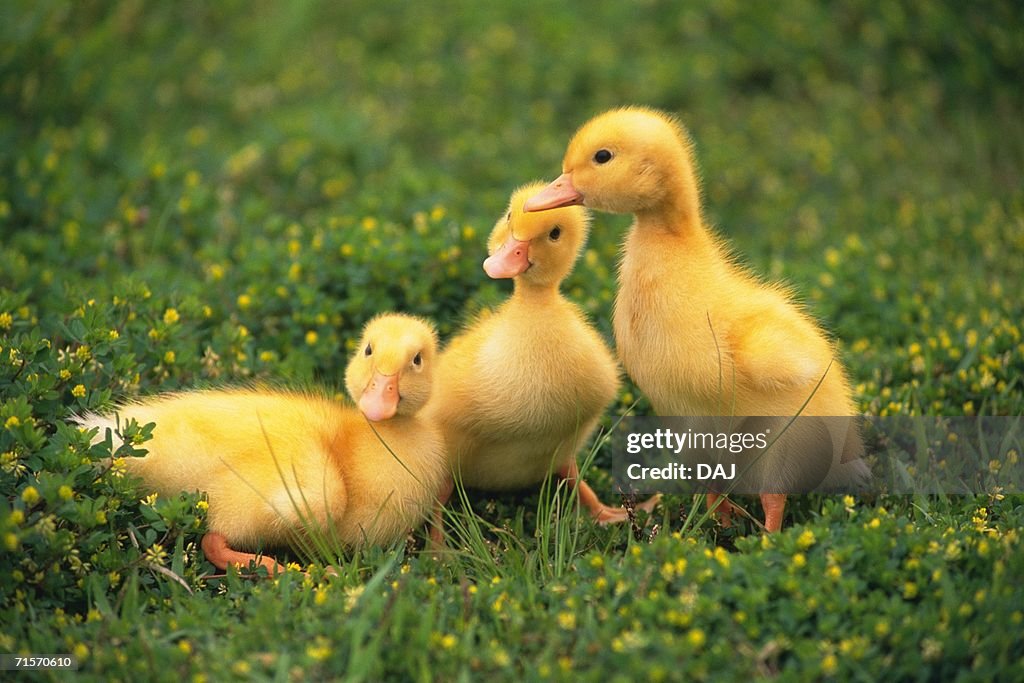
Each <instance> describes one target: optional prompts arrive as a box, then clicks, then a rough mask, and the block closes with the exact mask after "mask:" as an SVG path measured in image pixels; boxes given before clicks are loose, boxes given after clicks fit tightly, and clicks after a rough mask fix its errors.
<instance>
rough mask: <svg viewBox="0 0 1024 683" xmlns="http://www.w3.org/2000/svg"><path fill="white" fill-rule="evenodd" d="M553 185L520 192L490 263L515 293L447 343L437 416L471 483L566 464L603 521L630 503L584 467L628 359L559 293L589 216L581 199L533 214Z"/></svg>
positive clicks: (526, 475)
mask: <svg viewBox="0 0 1024 683" xmlns="http://www.w3.org/2000/svg"><path fill="white" fill-rule="evenodd" d="M541 187H542V184H541V183H534V184H532V185H526V186H524V187H521V188H519V189H518V190H516V191H515V192H514V193H513V195H512V198H511V201H510V203H509V206H508V210H507V212H506V213H505V214H504V215H503V216H502V217H501V218H500V219H499V220H498V221H497V223H496V224H495V226H494V229H493V230H492V232H491V235H490V238H489V239H488V252H489V254H490V256H489V257H488V258H487V260H486V261H484V270H485V271H486V272H487V274H488V275H489V276H490V277H492V278H513V282H514V292H513V294H512V296H511V297H510V298H509V299H508V300H507V301H506V302H505V303H504V304H502V305H501V307H500V308H498V309H497V310H496V311H494V312H493V313H491V314H489V315H485V316H482V317H479V318H477V319H476V320H475V321H474V322H473V323H471V324H470V325H469V326H468V328H467V329H466V330H464V331H463V332H462V333H461V334H460V335H459V336H457V337H456V338H455V339H453V340H452V341H451V342H450V343H449V345H448V346H447V347H446V348H445V350H444V352H443V353H442V354H441V358H440V360H439V362H438V390H437V392H435V394H434V395H435V398H434V399H433V400H432V401H431V403H430V405H428V407H427V413H428V415H429V416H430V418H431V419H434V420H436V421H437V422H438V424H439V425H440V426H441V429H442V430H443V432H444V436H445V442H446V445H447V449H448V455H449V459H450V460H451V464H452V468H453V471H455V472H457V473H458V474H459V476H461V478H462V481H463V482H464V483H465V484H466V485H467V486H469V487H473V488H480V489H485V490H509V489H517V488H523V487H528V486H531V485H533V484H537V483H538V482H540V481H542V480H543V479H544V477H545V476H547V475H548V473H549V472H554V473H556V474H557V475H558V476H560V477H563V478H564V479H566V480H567V481H568V482H569V483H570V485H574V486H577V487H578V492H579V498H580V501H581V502H582V503H583V504H584V505H586V507H587V508H588V510H589V511H590V513H591V515H592V516H593V517H594V518H595V519H597V520H598V521H599V522H602V523H609V522H618V521H622V520H625V519H626V518H627V513H626V511H625V510H624V509H622V508H613V507H609V506H607V505H605V504H604V503H602V502H601V501H600V500H599V499H598V497H597V495H596V494H595V493H594V491H593V489H591V488H590V486H588V485H587V484H586V482H584V481H583V480H582V479H580V476H579V469H578V467H577V463H576V453H577V452H578V451H579V450H580V448H581V447H582V446H583V445H584V444H585V443H586V442H587V440H588V439H589V438H590V436H591V434H592V433H593V432H594V430H595V429H596V427H597V424H598V420H599V419H600V416H601V413H602V411H603V410H604V408H605V407H606V406H607V405H608V404H609V403H610V402H611V401H612V399H613V398H614V397H615V394H616V391H617V390H618V387H619V370H618V366H617V364H616V362H615V359H614V357H613V356H612V354H611V352H610V351H609V350H608V347H607V346H606V345H605V343H604V341H603V340H602V339H601V337H600V335H599V334H598V333H597V331H596V330H594V329H593V328H592V327H591V326H590V324H589V323H588V322H587V319H586V317H585V316H584V314H583V312H582V311H581V310H580V309H579V307H577V306H576V305H575V304H573V303H571V302H570V301H568V300H567V299H566V298H565V297H563V296H562V295H561V293H560V292H559V285H560V284H561V282H562V280H564V279H565V278H566V277H567V276H568V275H569V273H570V272H571V270H572V266H573V263H574V262H575V260H576V258H577V257H578V255H579V252H580V249H581V247H582V246H583V244H584V242H585V241H586V237H587V231H588V228H589V216H588V214H587V212H586V210H584V209H583V208H581V207H570V208H565V209H557V210H555V211H550V212H547V213H544V214H539V215H533V214H525V213H524V212H523V202H525V201H526V198H527V197H529V196H531V195H533V194H535V193H536V192H538V191H539V190H540V188H541ZM654 502H656V501H653V502H650V501H649V502H648V504H646V505H645V509H647V510H648V511H649V510H650V508H651V507H652V506H653V503H654Z"/></svg>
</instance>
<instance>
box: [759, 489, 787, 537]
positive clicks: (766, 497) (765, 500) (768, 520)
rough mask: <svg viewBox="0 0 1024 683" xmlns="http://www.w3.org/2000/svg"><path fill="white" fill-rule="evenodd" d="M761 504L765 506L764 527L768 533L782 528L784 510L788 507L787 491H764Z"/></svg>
mask: <svg viewBox="0 0 1024 683" xmlns="http://www.w3.org/2000/svg"><path fill="white" fill-rule="evenodd" d="M761 505H762V507H764V528H765V530H766V531H767V532H768V533H775V532H776V531H779V530H780V529H782V512H783V511H784V510H785V509H786V494H785V493H762V494H761Z"/></svg>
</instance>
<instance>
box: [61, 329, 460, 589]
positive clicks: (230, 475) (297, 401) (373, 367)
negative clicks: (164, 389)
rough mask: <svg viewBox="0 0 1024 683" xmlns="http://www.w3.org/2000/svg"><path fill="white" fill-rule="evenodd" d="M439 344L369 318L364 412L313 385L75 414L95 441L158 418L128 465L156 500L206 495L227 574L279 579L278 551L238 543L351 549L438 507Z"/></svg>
mask: <svg viewBox="0 0 1024 683" xmlns="http://www.w3.org/2000/svg"><path fill="white" fill-rule="evenodd" d="M436 347H437V336H436V333H435V331H434V328H433V326H432V325H431V324H429V323H427V322H426V321H424V320H421V319H419V318H414V317H411V316H407V315H399V314H387V315H381V316H379V317H377V318H374V319H373V320H371V321H370V322H369V323H368V324H367V325H366V327H365V329H364V331H363V334H362V340H361V341H360V343H359V346H358V348H357V350H356V352H355V353H354V355H353V356H352V358H351V360H350V361H349V364H348V367H347V370H346V373H345V383H346V387H347V389H348V393H349V395H350V396H351V398H352V400H353V401H355V402H356V404H357V405H358V410H353V409H351V408H347V407H345V406H342V405H340V404H338V403H337V402H335V401H332V400H329V399H328V398H326V397H323V396H318V395H315V394H309V393H298V392H286V391H276V390H268V389H261V388H250V389H218V390H208V391H191V392H181V393H173V394H164V395H159V396H153V397H150V398H144V399H140V400H138V401H136V402H133V403H128V404H125V405H122V406H120V407H119V408H117V409H116V411H115V413H114V414H111V415H95V414H89V415H85V416H82V417H80V418H77V420H76V421H77V422H78V424H79V425H81V426H82V427H85V428H87V429H93V428H97V429H98V430H99V433H98V434H97V435H96V437H95V440H96V441H101V440H103V439H104V438H105V435H106V431H107V430H108V429H109V430H111V431H112V432H113V433H114V434H116V433H117V429H118V424H123V423H124V421H126V420H129V419H132V418H134V419H135V420H136V421H138V423H139V424H146V423H150V422H154V423H156V426H155V428H154V430H153V437H152V439H151V440H150V441H148V442H146V444H145V448H146V449H148V453H147V455H145V456H144V457H142V458H128V459H127V460H126V466H127V468H128V471H129V472H131V473H133V474H135V475H138V476H139V477H141V478H142V480H143V481H144V482H145V483H146V485H147V486H149V487H151V488H152V489H153V490H155V491H156V492H157V493H158V494H160V495H167V496H173V495H176V494H177V493H179V492H181V491H196V490H201V491H206V493H207V495H208V500H209V513H208V523H209V532H208V533H207V534H206V536H205V537H204V538H203V540H202V548H203V552H204V553H205V554H206V557H207V558H208V559H209V560H210V561H211V562H212V563H213V564H214V565H216V566H217V567H219V568H220V569H225V568H226V567H227V566H228V565H229V564H236V565H240V566H243V567H244V566H248V564H249V562H250V561H257V562H258V563H259V564H261V565H262V566H264V567H266V568H267V570H268V571H269V572H270V573H271V574H273V573H275V572H276V571H278V570H279V569H280V567H279V565H278V563H277V562H276V561H275V560H274V559H273V558H271V557H266V556H264V557H262V558H261V559H260V558H257V556H256V555H253V554H251V553H248V552H241V551H239V550H236V548H250V549H252V548H257V547H263V546H267V547H280V546H285V545H288V543H289V541H291V540H294V539H295V536H296V532H298V533H300V534H301V533H302V531H303V527H308V526H309V525H316V526H317V527H318V528H320V529H322V530H324V531H325V533H326V534H327V536H328V537H329V538H337V539H338V540H340V541H341V542H342V543H343V544H345V545H347V546H351V547H357V546H361V545H364V544H369V545H386V544H389V543H392V542H394V541H396V540H398V539H400V538H401V537H402V536H403V535H404V534H405V533H407V531H408V529H409V528H411V527H414V526H417V525H418V524H419V523H421V522H422V521H424V519H425V517H426V516H427V514H428V512H429V510H430V509H431V508H432V507H435V506H437V505H438V501H437V497H438V495H439V493H440V491H441V487H442V484H443V482H444V481H445V480H446V478H447V476H448V469H447V461H446V459H445V456H444V445H443V441H442V435H441V432H440V430H438V429H437V428H436V426H435V425H434V424H433V423H431V422H429V421H427V420H425V419H423V417H422V415H421V412H420V409H421V408H422V407H423V406H424V405H425V404H426V403H427V401H428V399H429V398H430V394H431V389H432V385H433V375H434V368H433V366H434V362H435V359H436ZM367 420H369V421H372V422H374V423H375V424H373V425H372V426H371V424H370V423H369V422H367ZM378 435H379V436H378ZM385 444H386V445H385ZM438 509H439V506H438Z"/></svg>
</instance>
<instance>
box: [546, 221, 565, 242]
mask: <svg viewBox="0 0 1024 683" xmlns="http://www.w3.org/2000/svg"><path fill="white" fill-rule="evenodd" d="M561 236H562V229H561V228H560V227H558V226H557V225H556V226H555V227H554V228H553V229H552V230H551V232H549V233H548V239H550V240H551V241H552V242H557V241H558V238H559V237H561Z"/></svg>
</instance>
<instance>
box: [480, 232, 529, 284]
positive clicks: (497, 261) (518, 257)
mask: <svg viewBox="0 0 1024 683" xmlns="http://www.w3.org/2000/svg"><path fill="white" fill-rule="evenodd" d="M529 255H530V242H529V241H526V242H524V241H522V240H517V239H516V238H515V237H512V236H509V238H508V239H507V240H505V244H503V245H501V246H500V247H498V250H497V251H495V252H494V253H493V254H491V255H490V256H488V257H487V260H486V261H484V272H485V273H487V275H488V276H489V277H492V278H494V279H495V280H501V279H502V278H507V277H515V276H516V275H519V274H521V273H524V272H526V269H527V268H529V267H530V259H529Z"/></svg>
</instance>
